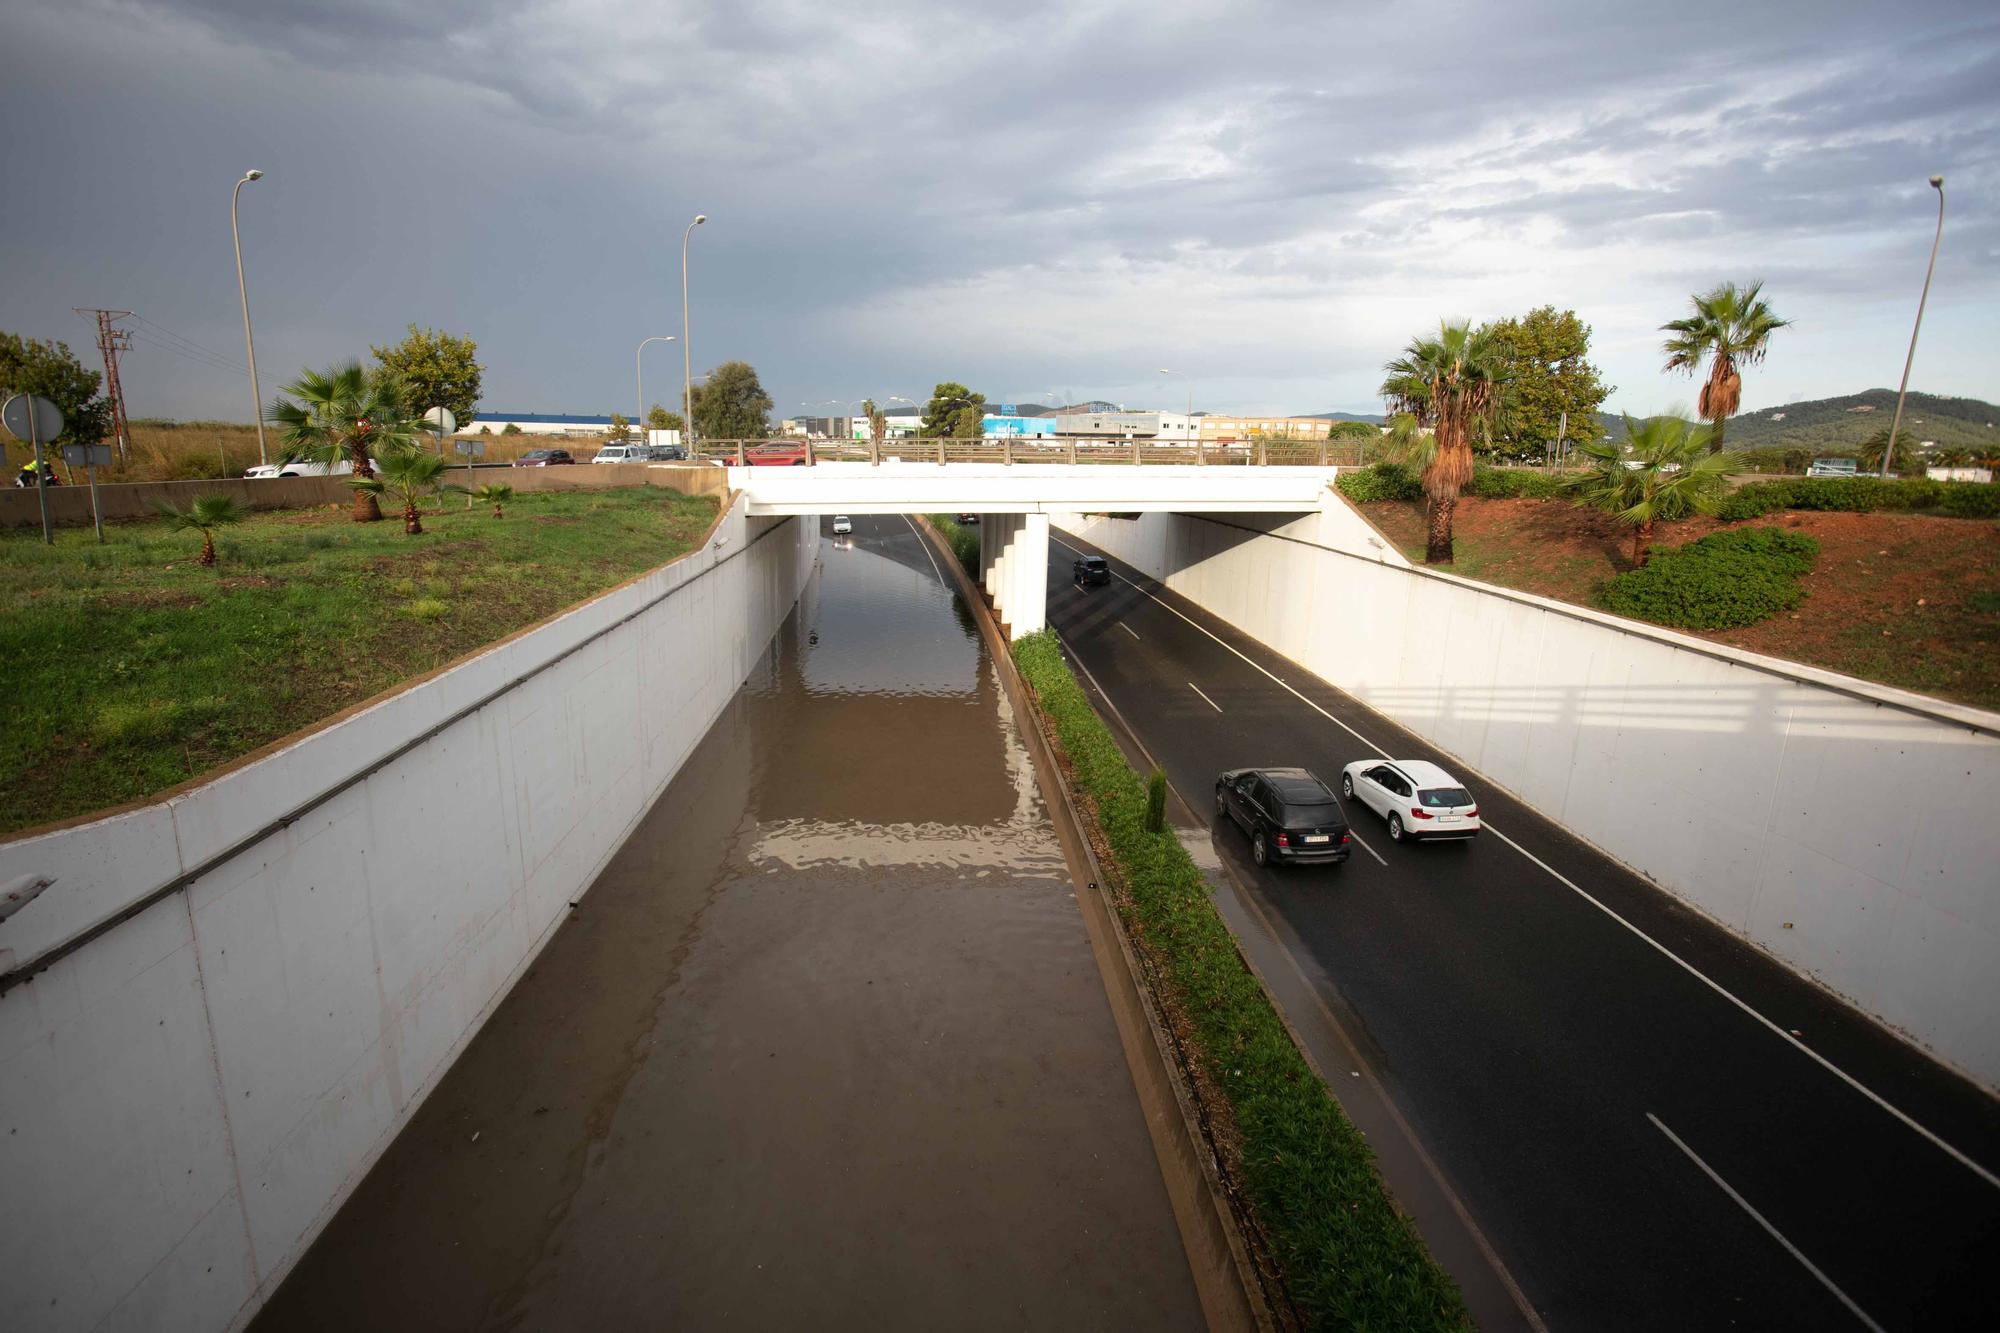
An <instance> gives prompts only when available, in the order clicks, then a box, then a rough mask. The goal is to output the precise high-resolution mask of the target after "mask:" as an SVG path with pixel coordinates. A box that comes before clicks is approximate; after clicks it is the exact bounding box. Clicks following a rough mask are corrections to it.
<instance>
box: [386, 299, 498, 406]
mask: <svg viewBox="0 0 2000 1333" xmlns="http://www.w3.org/2000/svg"><path fill="white" fill-rule="evenodd" d="M368 350H369V351H371V352H373V353H374V354H375V360H376V361H377V362H378V363H379V364H380V366H381V372H382V373H383V374H384V375H386V376H388V377H389V378H391V379H393V380H395V382H396V384H397V385H398V386H399V388H398V393H399V396H400V400H401V402H402V404H403V415H404V416H411V417H421V416H422V415H423V414H424V413H426V412H428V411H430V410H431V409H432V408H433V407H448V408H450V409H451V414H452V415H453V416H455V417H457V418H458V428H459V429H460V430H464V429H466V428H467V427H468V426H470V425H471V424H472V423H473V421H474V420H476V417H475V416H474V413H473V408H475V407H477V406H478V405H479V378H480V376H481V374H483V373H484V371H485V369H486V367H484V366H482V365H480V364H479V362H478V361H477V360H475V359H474V353H476V352H478V350H479V344H478V343H476V342H474V341H473V340H472V339H470V338H462V337H459V336H457V335H456V334H450V333H444V332H441V331H439V330H437V329H421V328H418V327H417V326H416V325H415V324H412V325H410V333H409V336H408V337H406V338H404V339H403V341H401V342H399V343H397V344H396V345H395V346H393V347H374V346H371V347H369V349H368Z"/></svg>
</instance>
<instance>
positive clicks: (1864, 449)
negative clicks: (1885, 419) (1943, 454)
mask: <svg viewBox="0 0 2000 1333" xmlns="http://www.w3.org/2000/svg"><path fill="white" fill-rule="evenodd" d="M1888 444H1889V428H1888V427H1887V426H1884V427H1882V429H1880V430H1878V431H1876V432H1875V433H1874V434H1873V435H1870V436H1869V437H1868V438H1867V439H1866V440H1865V441H1863V442H1862V445H1861V450H1860V454H1859V461H1860V463H1861V467H1862V470H1863V471H1866V472H1876V473H1879V472H1881V470H1882V451H1883V450H1884V449H1886V448H1887V447H1888ZM1922 466H1923V464H1922V460H1921V459H1920V458H1919V457H1918V454H1917V437H1916V436H1914V435H1912V434H1910V432H1908V431H1906V430H1899V431H1897V432H1896V456H1895V457H1894V458H1892V459H1891V460H1890V461H1889V470H1890V471H1891V472H1897V473H1903V472H1908V471H1909V470H1910V469H1911V468H1912V467H1915V468H1918V469H1919V470H1921V469H1922Z"/></svg>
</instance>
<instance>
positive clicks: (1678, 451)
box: [1568, 416, 1743, 565]
mask: <svg viewBox="0 0 2000 1333" xmlns="http://www.w3.org/2000/svg"><path fill="white" fill-rule="evenodd" d="M1713 433H1714V432H1713V429H1712V428H1711V427H1708V426H1703V425H1697V424H1696V423H1694V422H1692V421H1688V420H1686V419H1685V418H1682V417H1678V416H1660V417H1648V418H1647V419H1646V420H1644V421H1634V420H1633V419H1632V418H1631V417H1626V418H1625V446H1624V447H1620V446H1619V445H1618V443H1617V442H1615V441H1612V440H1591V441H1587V442H1583V443H1579V444H1578V445H1577V452H1578V453H1581V454H1583V455H1585V456H1586V457H1587V458H1588V459H1589V462H1588V464H1587V465H1586V467H1585V470H1584V471H1582V472H1579V473H1577V474H1576V475H1575V476H1574V477H1572V478H1571V479H1570V480H1569V482H1568V489H1569V491H1570V493H1571V496H1572V498H1573V500H1574V502H1575V503H1577V504H1579V505H1588V506H1589V507H1591V508H1593V509H1601V510H1603V511H1604V512H1605V513H1607V514H1610V515H1611V516H1612V517H1614V518H1616V519H1617V520H1618V521H1619V522H1620V523H1627V524H1630V525H1631V527H1632V563H1633V564H1634V565H1643V564H1645V563H1646V546H1647V544H1648V543H1649V542H1651V541H1652V539H1653V525H1654V524H1655V523H1659V522H1663V521H1665V522H1671V521H1672V520H1674V519H1677V518H1686V517H1688V516H1689V515H1691V514H1712V513H1714V512H1715V511H1716V509H1717V507H1718V506H1720V505H1721V503H1722V499H1723V497H1724V496H1725V495H1727V494H1728V493H1729V487H1728V484H1727V479H1728V478H1729V477H1731V476H1733V475H1735V474H1736V473H1738V472H1741V471H1742V470H1743V460H1742V459H1741V458H1740V457H1739V456H1738V455H1736V454H1733V453H1729V452H1727V451H1724V452H1721V453H1716V452H1713V451H1712V436H1713Z"/></svg>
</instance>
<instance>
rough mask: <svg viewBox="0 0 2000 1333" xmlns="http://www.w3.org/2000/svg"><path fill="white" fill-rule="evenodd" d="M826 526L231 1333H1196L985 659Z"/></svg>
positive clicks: (898, 526) (1173, 1233)
mask: <svg viewBox="0 0 2000 1333" xmlns="http://www.w3.org/2000/svg"><path fill="white" fill-rule="evenodd" d="M855 527H856V532H855V533H854V535H853V538H852V539H851V540H850V539H847V538H832V539H827V540H823V542H822V552H823V569H822V573H821V576H820V578H819V580H818V582H817V586H816V588H815V590H814V592H813V593H812V594H811V595H809V596H808V597H807V598H806V599H804V600H803V601H802V603H801V605H800V607H799V609H798V610H797V612H795V614H794V616H793V617H792V619H791V620H789V621H788V622H787V624H786V626H785V628H784V630H783V631H782V632H781V634H780V636H779V638H778V640H777V642H776V643H774V644H773V646H772V648H771V650H770V651H769V652H768V653H767V654H766V655H765V657H764V658H763V660H762V661H760V662H759V664H758V665H757V667H756V669H755V670H754V671H753V672H752V675H751V678H750V679H749V681H748V682H746V684H745V685H744V687H743V688H742V690H741V691H740V692H739V694H738V696H737V698H736V700H735V701H734V702H733V704H732V705H731V706H730V708H729V709H728V710H727V711H726V712H725V713H724V715H723V716H722V718H721V719H720V720H718V722H717V723H716V725H715V726H714V728H713V729H712V730H711V731H710V733H709V734H708V736H707V737H705V738H704V740H703V741H702V743H701V744H700V746H698V747H697V749H696V750H695V752H694V753H693V754H692V755H691V756H690V757H689V760H688V762H687V763H686V764H685V765H684V767H683V769H682V771H681V774H680V776H679V777H678V778H677V779H676V780H675V781H674V783H673V784H672V785H671V786H670V787H669V788H668V790H667V791H666V792H665V794H664V795H663V796H662V797H661V799H660V801H659V802H658V804H657V805H656V806H655V808H654V809H653V811H652V812H651V813H650V814H649V815H648V816H647V817H646V819H645V820H644V821H643V822H642V823H641V825H640V826H639V828H638V829H637V830H636V831H635V832H634V833H633V835H632V836H631V838H630V839H629V840H628V842H627V843H626V845H625V846H624V847H623V848H622V849H620V851H619V853H618V854H617V856H616V857H615V858H614V860H613V861H612V863H611V864H610V865H609V866H608V867H607V869H606V870H605V872H604V874H603V875H602V876H601V877H600V878H599V880H598V881H597V883H596V884H595V885H594V886H593V887H592V889H591V890H590V892H589V893H588V894H587V895H585V896H584V897H583V898H582V899H581V900H580V901H579V903H578V905H577V907H576V910H575V912H574V914H573V917H572V919H571V921H570V922H569V923H568V924H567V925H565V926H564V927H563V929H562V931H561V932H560V933H559V935H558V936H557V938H556V939H555V940H554V942H552V943H551V944H550V946H549V947H548V949H547V950H546V951H545V952H544V953H543V955H542V956H541V957H540V958H539V959H538V960H537V961H536V964H535V966H534V968H533V970H532V971H531V972H529V973H528V975H527V976H526V977H525V978H524V979H523V980H522V981H521V983H520V984H519V985H518V986H517V987H516V988H515V990H514V991H513V992H512V993H511V994H510V995H509V996H508V998H507V999H506V1000H505V1001H504V1002H503V1004H502V1005H501V1007H500V1008H499V1009H498V1011H497V1012H496V1013H495V1015H494V1017H493V1018H492V1019H491V1020H490V1021H489V1023H488V1024H487V1026H486V1028H485V1029H484V1030H483V1031H482V1032H481V1033H480V1034H479V1036H478V1037H476V1038H475V1039H474V1041H473V1042H472V1044H471V1045H470V1046H469V1047H468V1048H467V1050H466V1052H465V1054H464V1055H463V1056H462V1057H461V1058H460V1060H459V1062H458V1063H457V1064H456V1065H455V1066H454V1067H453V1068H452V1070H451V1071H450V1072H449V1073H448V1074H447V1075H446V1077H445V1078H444V1080H443V1081H442V1082H441V1083H440V1085H439V1086H438V1088H437V1089H436V1091H435V1092H433V1093H432V1095H431V1097H430V1098H429V1099H428V1100H427V1101H426V1102H425V1104H424V1105H423V1107H422V1108H420V1109H419V1111H418V1113H417V1115H416V1116H415V1117H414V1118H413V1120H412V1121H411V1123H410V1124H409V1126H408V1127H407V1128H406V1129H405V1130H404V1132H403V1133H402V1134H401V1135H400V1136H399V1137H398V1138H397V1140H396V1141H395V1143H394V1144H392V1145H391V1147H390V1148H389V1150H388V1152H387V1153H386V1154H385V1155H384V1157H383V1158H382V1160H381V1161H380V1162H379V1163H378V1164H377V1166H376V1167H375V1169H374V1170H373V1171H372V1172H371V1173H370V1174H369V1175H368V1177H367V1178H366V1179H365V1180H363V1181H362V1183H361V1184H360V1185H359V1186H358V1187H357V1189H356V1191H355V1193H354V1194H353V1195H352V1197H351V1198H350V1199H349V1200H348V1202H347V1203H346V1205H345V1206H344V1207H343V1208H342V1209H341V1210H340V1212H339V1213H338V1214H337V1215H336V1216H335V1217H334V1218H333V1220H332V1221H331V1222H330V1223H329V1225H328V1227H327V1228H326V1230H325V1231H324V1232H323V1233H322V1235H321V1236H320V1238H319V1239H318V1241H317V1242H316V1243H315V1244H314V1245H313V1246H312V1248H311V1249H310V1250H309V1251H308V1252H307V1253H306V1254H305V1255H304V1256H303V1257H302V1258H301V1260H300V1261H299V1263H298V1264H297V1266H296V1267H295V1268H294V1269H293V1271H292V1273H291V1275H290V1276H289V1277H288V1278H287V1280H286V1281H285V1283H284V1284H283V1285H282V1286H281V1287H280V1288H279V1290H278V1291H277V1292H276V1293H275V1294H274V1296H273V1298H272V1299H271V1301H270V1302H269V1303H268V1304H267V1305H266V1307H265V1309H264V1310H263V1312H262V1313H261V1314H260V1316H259V1319H258V1321H257V1324H256V1327H258V1328H263V1329H292V1328H328V1329H335V1328H338V1329H350V1328H356V1327H371V1328H376V1329H386V1330H395V1329H419V1328H421V1329H435V1328H480V1327H509V1328H537V1329H540V1328H632V1327H648V1328H653V1327H675V1326H691V1327H708V1326H712V1325H717V1324H721V1323H724V1322H732V1323H738V1324H741V1325H742V1326H745V1327H771V1326H796V1325H800V1324H804V1323H807V1322H810V1323H812V1324H813V1325H814V1326H817V1327H829V1328H847V1327H856V1328H859V1327H867V1328H871V1329H877V1328H935V1327H940V1326H951V1327H962V1328H963V1327H970V1328H980V1327H1002V1326H1004V1327H1009V1328H1013V1327H1020V1326H1024V1325H1026V1326H1042V1327H1144V1328H1149V1329H1171V1328H1194V1327H1199V1326H1201V1322H1202V1321H1201V1309H1200V1305H1199V1302H1198V1300H1197V1295H1196V1291H1195V1287H1194V1283H1193V1280H1192V1278H1191V1276H1190V1273H1189V1269H1188V1261H1187V1258H1186V1257H1185V1252H1184V1250H1183V1246H1182V1240H1181V1236H1180V1234H1179V1232H1178V1231H1177V1229H1176V1226H1175V1222H1174V1215H1173V1212H1172V1209H1171V1206H1170V1203H1169V1199H1168V1196H1167V1192H1166V1188H1165V1186H1164V1185H1163V1183H1162V1180H1161V1175H1160V1166H1159V1164H1158V1162H1157V1160H1156V1158H1155V1156H1154V1153H1153V1149H1152V1146H1151V1144H1150V1142H1149V1140H1148V1133H1147V1128H1146V1124H1145V1120H1144V1117H1143V1114H1142V1111H1141V1108H1140V1105H1139V1101H1138V1097H1137V1094H1136V1093H1135V1091H1134V1089H1133V1085H1132V1077H1131V1074H1130V1073H1129V1072H1128V1069H1127V1066H1126V1061H1125V1057H1124V1055H1123V1052H1122V1049H1121V1046H1120V1042H1119V1037H1118V1033H1117V1030H1116V1028H1115V1025H1114V1021H1113V1016H1112V1013H1111V1011H1110V1008H1109V1005H1108V1004H1107V1001H1106V998H1105V991H1104V983H1103V982H1102V980H1101V979H1100V976H1099V973H1098V969H1097V966H1096V964H1095V962H1094V961H1093V958H1092V954H1091V948H1090V942H1089V940H1088V938H1087V936H1086V932H1085V927H1084V923H1083V920H1082V918H1081V916H1080V915H1079V912H1078V909H1077V904H1076V902H1075V900H1074V898H1073V897H1072V896H1071V889H1070V884H1069V880H1068V876H1067V874H1066V871H1065V867H1064V862H1063V856H1062V851H1061V848H1060V846H1059V844H1058V842H1057V839H1056V835H1055V832H1054V830H1053V828H1052V827H1051V825H1050V822H1049V817H1048V812H1047V810H1046V808H1045V807H1044V805H1043V803H1042V798H1041V795H1040V793H1039V791H1038V790H1037V787H1036V784H1035V779H1034V772H1033V769H1032V766H1031V764H1030V761H1029V757H1028V755H1027V753H1026V751H1025V750H1024V749H1023V747H1022V742H1021V737H1020V733H1019V731H1018V729H1017V726H1016V721H1015V719H1014V717H1013V715H1012V712H1011V711H1010V709H1009V706H1008V702H1007V699H1006V696H1005V693H1004V692H1003V690H1002V689H1001V687H1000V682H999V680H998V678H997V675H996V671H995V665H994V663H993V661H992V660H991V658H990V657H989V656H988V653H987V650H986V648H985V646H984V645H983V643H982V641H981V638H980V635H979V632H978V628H977V625H976V623H975V622H974V620H973V619H972V617H971V615H970V613H969V612H968V610H967V609H966V607H965V606H964V605H963V604H962V603H961V602H959V601H958V600H957V599H956V598H955V597H954V596H953V594H952V592H951V591H950V590H949V589H948V588H947V587H946V586H944V585H943V584H942V583H941V582H940V581H939V579H938V577H937V573H936V571H935V569H934V568H933V566H932V565H931V563H930V557H929V555H928V554H927V552H926V550H925V548H924V547H923V546H922V544H921V543H920V542H919V540H918V538H917V537H916V535H915V534H914V532H913V531H912V530H911V529H910V528H909V526H908V525H907V524H906V523H905V522H904V520H903V519H901V518H900V517H884V518H857V519H856V520H855ZM606 688H615V685H614V684H612V683H607V684H606Z"/></svg>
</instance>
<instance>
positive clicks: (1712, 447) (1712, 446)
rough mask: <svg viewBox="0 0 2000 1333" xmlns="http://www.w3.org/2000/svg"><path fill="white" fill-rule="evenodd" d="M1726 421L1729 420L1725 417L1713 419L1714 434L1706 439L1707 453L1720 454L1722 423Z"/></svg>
mask: <svg viewBox="0 0 2000 1333" xmlns="http://www.w3.org/2000/svg"><path fill="white" fill-rule="evenodd" d="M1727 420H1729V418H1728V417H1727V416H1720V417H1717V418H1716V419H1715V434H1713V435H1711V436H1709V437H1708V451H1709V452H1710V453H1712V454H1719V453H1721V452H1722V423H1724V422H1725V421H1727Z"/></svg>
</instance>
